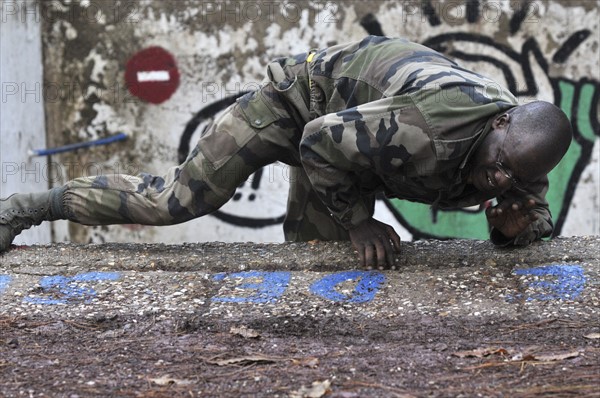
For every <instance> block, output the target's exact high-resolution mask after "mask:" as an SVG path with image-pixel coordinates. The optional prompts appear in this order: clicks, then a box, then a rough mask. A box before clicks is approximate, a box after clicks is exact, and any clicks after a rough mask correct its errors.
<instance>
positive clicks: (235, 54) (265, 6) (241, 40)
mask: <svg viewBox="0 0 600 398" xmlns="http://www.w3.org/2000/svg"><path fill="white" fill-rule="evenodd" d="M598 5H599V3H598V2H597V1H528V2H526V1H520V2H519V1H491V0H446V1H442V2H438V1H423V2H421V1H369V2H366V1H348V2H342V1H337V2H336V1H332V2H329V1H327V2H325V1H285V2H284V1H248V2H232V1H227V2H224V1H219V2H198V1H190V0H187V1H185V0H184V1H166V2H165V1H141V0H140V1H131V2H130V1H114V2H113V1H97V2H94V1H92V0H89V1H83V0H82V1H79V2H75V1H66V0H63V1H52V2H44V3H43V5H42V7H41V8H40V14H41V20H42V23H43V42H44V56H45V58H44V67H45V69H44V86H46V87H47V89H46V90H45V104H46V115H47V129H48V141H49V143H50V145H51V146H57V145H64V144H68V143H74V142H81V141H87V140H93V139H96V138H101V137H106V136H109V135H111V134H114V133H117V132H125V133H127V134H128V135H129V139H128V140H127V141H126V142H124V143H118V144H111V145H108V146H103V147H95V148H92V149H88V150H80V151H78V152H75V153H70V154H67V155H61V156H53V157H52V161H53V162H54V163H53V165H54V166H55V168H56V170H57V171H56V173H55V174H54V175H55V176H56V178H55V179H54V180H53V181H52V183H53V184H60V183H63V182H65V181H66V179H68V178H73V177H76V176H79V175H90V174H98V173H103V174H105V173H111V172H126V173H130V174H132V173H133V174H135V173H137V172H139V171H142V170H143V171H147V172H150V173H154V174H160V173H161V172H162V171H164V170H166V169H167V168H168V167H171V166H173V165H176V164H177V148H178V145H179V141H180V139H181V135H182V132H183V131H184V128H185V126H186V124H187V123H188V122H189V121H190V120H191V119H192V117H193V116H194V114H195V113H196V112H198V111H199V110H200V109H202V108H203V107H206V106H208V105H210V104H211V103H214V102H216V101H219V100H223V99H225V98H227V97H230V96H232V95H235V94H236V93H237V92H239V91H240V90H245V89H252V88H255V87H256V85H257V82H259V81H261V80H262V79H263V73H264V67H265V65H266V64H267V62H268V61H269V60H270V59H272V58H274V57H278V56H281V55H288V54H294V53H300V52H305V51H306V50H307V49H310V48H315V47H324V46H328V45H333V44H336V43H340V42H344V41H348V40H356V39H361V38H362V37H364V36H365V35H366V34H367V33H368V31H371V32H375V31H377V29H380V30H381V31H382V32H383V33H384V34H386V35H389V36H404V37H408V38H410V39H412V40H414V41H418V42H421V43H425V44H428V45H430V46H432V47H435V48H436V49H438V50H440V51H442V52H444V53H446V54H448V55H449V56H450V57H452V58H455V59H457V60H458V61H459V62H460V63H461V64H463V65H465V66H467V67H471V68H475V69H477V70H478V71H479V72H480V73H483V74H487V75H490V76H492V77H494V78H496V79H498V80H499V81H500V82H502V83H503V84H505V85H507V86H509V88H511V89H512V90H513V91H514V92H515V94H516V95H517V96H518V97H519V99H520V100H521V101H523V102H526V101H530V100H532V99H534V98H537V99H544V100H547V101H552V102H554V103H555V104H557V105H559V106H561V107H562V108H563V110H565V112H567V114H569V116H570V117H571V119H572V120H573V122H574V125H575V127H576V140H575V142H574V144H573V145H572V147H571V149H570V151H569V153H568V155H567V156H566V158H565V160H564V161H563V162H562V163H561V165H560V167H559V168H558V169H557V170H556V171H554V172H553V174H552V175H551V182H552V190H551V192H550V195H549V198H550V200H551V202H552V211H553V214H554V216H555V219H556V221H557V227H558V231H559V232H560V233H561V234H565V235H572V234H599V233H600V220H599V217H600V216H599V213H600V205H599V194H598V190H599V184H600V182H599V175H598V174H599V172H598V170H599V159H598V158H599V156H598V154H599V152H600V146H599V145H600V144H599V140H598V135H599V134H600V133H599V129H598V119H599V115H598V96H599V90H600V85H599V84H600V83H599V81H600V76H599V74H600V72H599V55H598V54H599V50H598V44H599V29H598V20H599V15H598V14H599V12H598V8H599V6H598ZM369 14H371V15H370V17H369V18H367V16H368V15H369ZM155 46H158V47H161V48H162V49H164V50H166V51H167V52H168V53H170V54H171V55H172V56H173V59H174V60H175V63H176V71H175V70H173V69H169V66H168V65H166V64H165V65H166V66H164V65H163V67H164V71H163V72H164V73H159V74H157V75H155V76H153V77H151V76H150V77H149V76H145V77H143V76H142V75H135V76H137V78H138V80H139V79H142V80H143V79H149V80H148V81H150V82H153V83H148V84H158V87H160V90H163V89H164V90H165V93H166V94H165V95H164V96H166V97H168V98H167V99H166V100H163V97H162V96H161V97H160V98H157V97H155V94H156V91H155V90H154V91H153V89H152V86H149V87H150V92H149V94H147V95H149V97H148V96H144V94H141V95H142V96H144V99H142V98H139V97H138V96H136V95H138V94H139V93H138V94H136V95H133V94H132V93H131V91H130V90H128V87H126V85H125V77H126V73H127V72H126V71H127V69H128V61H129V60H131V59H132V57H134V56H136V54H139V52H140V51H142V50H144V49H148V48H150V47H155ZM129 66H131V64H129ZM175 72H176V73H177V79H178V84H175V80H174V79H175ZM130 73H137V72H136V71H135V70H134V71H133V72H131V71H130ZM152 79H154V80H152ZM161 82H162V83H161ZM140 84H142V83H140ZM160 84H163V85H165V86H164V87H163V86H160ZM169 84H170V85H171V87H167V86H168V85H169ZM173 86H175V87H174V88H173ZM146 87H148V86H146ZM142 88H143V87H142ZM155 88H156V86H155ZM201 129H202V125H201V126H200V127H199V128H198V132H199V131H200V130H201ZM198 132H196V134H195V135H194V136H193V137H192V139H191V140H192V145H193V142H194V141H195V139H197V135H198ZM287 177H288V175H287V168H286V167H285V166H284V165H273V166H271V167H268V168H266V169H264V170H263V171H262V172H261V173H259V174H255V175H254V177H253V181H251V182H248V183H246V184H244V185H243V186H242V187H240V188H239V189H238V191H237V193H236V195H235V196H234V198H233V199H232V200H231V201H230V203H228V204H227V205H226V206H225V207H224V208H222V209H221V211H220V213H219V214H217V215H216V216H212V215H211V216H207V217H204V218H202V219H198V220H193V221H191V222H188V223H186V224H183V225H177V226H172V227H160V228H155V227H141V226H110V227H94V228H89V227H81V226H77V225H67V224H62V225H59V226H58V227H57V230H56V232H57V236H58V238H59V239H69V240H74V241H83V242H87V241H92V242H102V241H109V240H110V241H149V242H152V241H155V242H183V241H208V240H220V241H281V240H282V239H283V235H282V233H281V224H280V221H281V217H282V216H283V215H284V213H285V204H286V199H287V185H288V182H287ZM377 217H378V218H380V219H382V220H384V221H386V222H388V223H391V224H393V225H395V226H396V227H397V229H398V230H399V231H401V232H402V236H403V238H404V239H411V238H419V237H424V236H425V237H427V236H438V237H472V238H486V236H487V233H486V230H487V225H486V222H485V217H484V216H483V214H481V213H480V212H479V211H477V210H472V209H465V210H463V211H455V212H439V213H438V214H435V215H432V214H431V211H430V210H429V208H428V207H427V206H423V205H416V204H412V203H407V202H400V201H386V202H383V201H381V202H379V203H378V204H377ZM223 220H225V221H223Z"/></svg>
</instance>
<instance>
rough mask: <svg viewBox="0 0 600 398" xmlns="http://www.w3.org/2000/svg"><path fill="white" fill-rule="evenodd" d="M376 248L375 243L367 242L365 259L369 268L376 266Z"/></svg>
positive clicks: (365, 263)
mask: <svg viewBox="0 0 600 398" xmlns="http://www.w3.org/2000/svg"><path fill="white" fill-rule="evenodd" d="M374 252H375V249H374V248H373V245H371V244H367V245H366V246H365V261H364V265H366V266H367V267H369V268H373V267H374V266H375V261H374V260H375V258H374V254H375V253H374Z"/></svg>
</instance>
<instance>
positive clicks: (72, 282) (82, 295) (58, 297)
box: [25, 272, 120, 304]
mask: <svg viewBox="0 0 600 398" xmlns="http://www.w3.org/2000/svg"><path fill="white" fill-rule="evenodd" d="M119 276H120V275H119V273H118V272H88V273H85V274H79V275H75V276H73V277H67V276H60V275H59V276H45V277H43V278H42V279H41V280H40V287H41V288H42V291H43V292H44V293H48V294H50V295H51V296H52V298H42V297H26V298H25V301H27V302H30V303H35V304H69V303H73V302H78V301H83V302H86V303H88V302H90V301H91V299H92V297H94V296H95V295H96V291H95V290H94V289H92V288H91V287H80V286H78V285H77V284H78V283H80V282H98V281H115V280H117V279H119Z"/></svg>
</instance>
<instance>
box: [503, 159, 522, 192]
mask: <svg viewBox="0 0 600 398" xmlns="http://www.w3.org/2000/svg"><path fill="white" fill-rule="evenodd" d="M500 156H501V154H500V155H498V161H496V168H497V169H498V171H499V172H500V173H502V175H503V176H504V177H506V178H508V180H509V181H510V183H511V188H513V189H514V190H515V191H518V192H521V193H527V189H526V187H525V185H524V184H523V183H521V182H520V181H519V180H517V179H516V178H515V177H514V176H513V175H512V172H510V171H509V170H508V169H507V168H506V167H505V166H504V165H503V164H502V162H501V161H500V160H499V159H500Z"/></svg>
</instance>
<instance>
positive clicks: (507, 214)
mask: <svg viewBox="0 0 600 398" xmlns="http://www.w3.org/2000/svg"><path fill="white" fill-rule="evenodd" d="M534 208H535V200H533V199H530V200H528V201H527V202H526V203H525V204H523V203H522V202H520V201H516V200H515V201H514V200H504V201H503V202H502V203H500V204H498V205H497V206H494V207H490V208H488V209H487V210H486V211H485V215H486V217H487V219H488V222H489V223H490V225H492V226H493V227H494V228H496V229H497V230H499V231H500V232H502V235H504V236H506V237H507V238H514V237H516V236H517V235H519V234H520V233H521V232H523V231H524V230H525V228H527V226H528V225H529V224H531V223H532V222H534V221H535V220H537V219H538V216H537V214H536V213H535V212H533V211H532V210H533V209H534Z"/></svg>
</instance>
